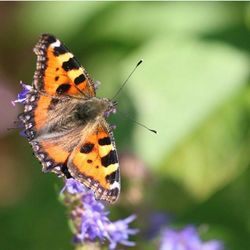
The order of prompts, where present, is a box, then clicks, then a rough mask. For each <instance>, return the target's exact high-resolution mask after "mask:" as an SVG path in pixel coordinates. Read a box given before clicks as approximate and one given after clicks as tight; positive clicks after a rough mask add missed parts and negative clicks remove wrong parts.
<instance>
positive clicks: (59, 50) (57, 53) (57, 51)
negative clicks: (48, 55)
mask: <svg viewBox="0 0 250 250" xmlns="http://www.w3.org/2000/svg"><path fill="white" fill-rule="evenodd" d="M67 52H68V50H67V48H65V47H64V46H62V45H61V46H59V47H55V48H54V52H53V53H54V55H55V56H60V55H63V54H65V53H67Z"/></svg>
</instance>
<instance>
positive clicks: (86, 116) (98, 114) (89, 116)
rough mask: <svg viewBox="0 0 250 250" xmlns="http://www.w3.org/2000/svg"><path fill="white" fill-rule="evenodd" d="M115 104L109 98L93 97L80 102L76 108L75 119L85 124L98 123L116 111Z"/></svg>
mask: <svg viewBox="0 0 250 250" xmlns="http://www.w3.org/2000/svg"><path fill="white" fill-rule="evenodd" d="M114 105H115V104H114V103H113V102H112V101H110V100H109V99H107V98H97V97H92V98H90V99H88V100H84V101H79V103H78V104H77V105H76V107H75V113H74V118H75V119H76V120H80V121H82V122H83V123H85V122H86V123H87V122H90V121H92V122H93V121H97V120H98V119H100V118H103V116H107V114H109V113H111V112H112V111H113V110H114Z"/></svg>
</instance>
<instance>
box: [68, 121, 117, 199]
mask: <svg viewBox="0 0 250 250" xmlns="http://www.w3.org/2000/svg"><path fill="white" fill-rule="evenodd" d="M107 126H108V125H107V124H106V123H104V122H103V123H102V124H98V125H97V127H96V128H95V129H94V131H93V132H91V133H89V134H88V135H83V136H82V137H83V139H82V140H81V141H80V143H79V144H78V146H76V147H75V149H74V150H73V152H72V153H71V155H70V157H69V159H68V164H67V167H68V171H69V173H70V174H71V175H72V177H73V178H75V179H76V180H78V181H80V182H81V183H83V184H85V185H86V186H87V187H89V188H91V189H92V190H93V191H94V193H95V196H96V198H97V199H101V200H106V201H108V202H115V201H116V199H117V198H118V196H119V192H120V172H119V163H118V156H117V151H116V148H115V143H114V140H113V136H112V133H110V132H108V127H107Z"/></svg>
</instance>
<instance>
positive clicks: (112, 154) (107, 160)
mask: <svg viewBox="0 0 250 250" xmlns="http://www.w3.org/2000/svg"><path fill="white" fill-rule="evenodd" d="M101 162H102V165H103V166H104V167H108V166H109V165H111V164H115V163H118V159H117V154H116V151H115V150H111V151H109V153H108V154H107V155H105V156H103V157H102V158H101Z"/></svg>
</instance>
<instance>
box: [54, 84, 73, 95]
mask: <svg viewBox="0 0 250 250" xmlns="http://www.w3.org/2000/svg"><path fill="white" fill-rule="evenodd" d="M69 89H70V84H69V83H63V84H61V85H59V86H58V87H57V89H56V93H57V94H59V95H61V94H63V93H65V92H67V91H68V90H69Z"/></svg>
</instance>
